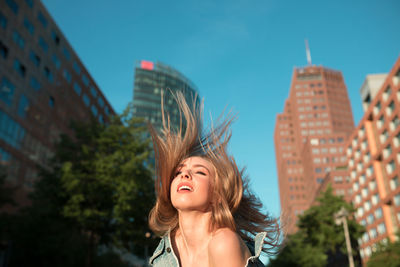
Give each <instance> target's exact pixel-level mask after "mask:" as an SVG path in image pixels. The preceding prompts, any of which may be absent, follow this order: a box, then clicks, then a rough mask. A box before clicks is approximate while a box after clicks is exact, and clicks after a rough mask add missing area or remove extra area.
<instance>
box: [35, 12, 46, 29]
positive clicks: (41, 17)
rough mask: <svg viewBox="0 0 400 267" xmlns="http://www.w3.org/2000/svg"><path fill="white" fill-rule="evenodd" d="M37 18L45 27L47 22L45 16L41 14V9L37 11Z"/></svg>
mask: <svg viewBox="0 0 400 267" xmlns="http://www.w3.org/2000/svg"><path fill="white" fill-rule="evenodd" d="M37 19H38V20H39V22H40V23H41V24H42V25H43V27H44V28H46V27H47V24H48V22H47V19H46V17H45V16H44V15H43V13H42V12H41V11H39V12H38V16H37Z"/></svg>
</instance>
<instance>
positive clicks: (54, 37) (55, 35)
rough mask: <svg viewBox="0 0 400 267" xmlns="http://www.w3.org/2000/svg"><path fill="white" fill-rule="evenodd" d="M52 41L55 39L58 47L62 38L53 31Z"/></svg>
mask: <svg viewBox="0 0 400 267" xmlns="http://www.w3.org/2000/svg"><path fill="white" fill-rule="evenodd" d="M51 39H53V41H54V43H56V45H59V44H60V37H59V36H58V34H57V32H56V31H54V30H52V31H51Z"/></svg>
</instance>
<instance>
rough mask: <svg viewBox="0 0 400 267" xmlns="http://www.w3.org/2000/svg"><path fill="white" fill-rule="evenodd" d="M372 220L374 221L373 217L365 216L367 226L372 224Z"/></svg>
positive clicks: (370, 215)
mask: <svg viewBox="0 0 400 267" xmlns="http://www.w3.org/2000/svg"><path fill="white" fill-rule="evenodd" d="M374 220H375V218H374V215H372V214H369V215H368V216H367V223H368V224H372V223H373V222H374Z"/></svg>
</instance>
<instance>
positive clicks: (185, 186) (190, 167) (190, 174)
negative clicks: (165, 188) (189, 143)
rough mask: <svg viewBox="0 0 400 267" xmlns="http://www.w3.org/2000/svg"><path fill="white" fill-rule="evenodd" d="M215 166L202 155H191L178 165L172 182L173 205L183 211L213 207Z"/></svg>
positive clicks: (205, 209)
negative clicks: (212, 184)
mask: <svg viewBox="0 0 400 267" xmlns="http://www.w3.org/2000/svg"><path fill="white" fill-rule="evenodd" d="M214 177H215V171H214V166H213V165H212V164H211V163H210V162H209V161H208V160H206V159H204V158H201V157H190V158H187V159H185V160H184V161H182V163H181V164H180V165H179V166H178V168H177V170H176V173H175V177H174V179H173V180H172V183H171V188H170V189H171V192H170V194H171V202H172V205H173V206H174V207H175V208H176V209H177V210H181V211H189V210H198V211H208V210H209V209H210V207H211V205H210V204H211V201H212V192H211V191H212V190H211V181H212V179H214Z"/></svg>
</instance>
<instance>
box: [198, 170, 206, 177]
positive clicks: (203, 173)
mask: <svg viewBox="0 0 400 267" xmlns="http://www.w3.org/2000/svg"><path fill="white" fill-rule="evenodd" d="M196 173H197V174H201V175H204V176H205V175H206V173H205V172H202V171H197V172H196Z"/></svg>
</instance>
